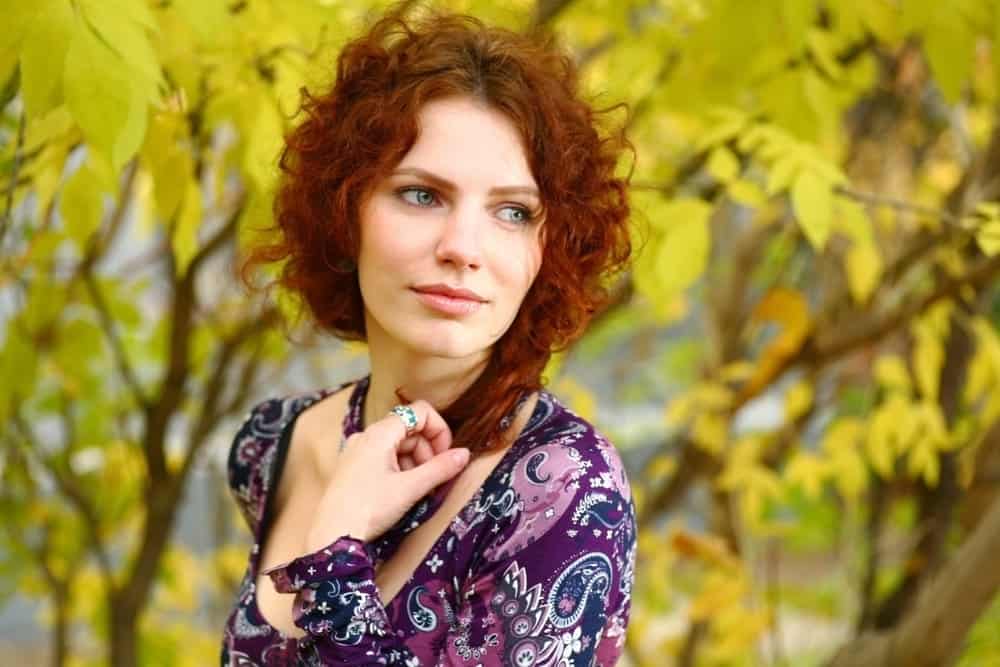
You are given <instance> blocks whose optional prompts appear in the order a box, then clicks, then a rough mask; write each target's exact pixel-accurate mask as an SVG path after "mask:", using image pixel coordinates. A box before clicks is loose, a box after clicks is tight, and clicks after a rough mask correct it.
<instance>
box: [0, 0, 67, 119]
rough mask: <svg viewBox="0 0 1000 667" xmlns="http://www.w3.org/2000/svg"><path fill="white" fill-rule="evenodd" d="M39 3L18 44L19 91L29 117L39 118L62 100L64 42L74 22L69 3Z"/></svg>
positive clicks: (46, 0)
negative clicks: (20, 43) (21, 40)
mask: <svg viewBox="0 0 1000 667" xmlns="http://www.w3.org/2000/svg"><path fill="white" fill-rule="evenodd" d="M39 4H40V6H39V7H38V10H37V11H36V13H35V16H34V19H33V20H31V21H30V22H29V24H28V27H27V32H26V34H25V37H24V40H23V42H22V47H21V93H22V95H23V96H24V108H25V112H26V113H27V114H28V116H29V117H39V116H41V115H42V114H44V113H46V112H48V111H49V110H50V109H53V108H54V107H56V106H57V105H58V104H59V103H60V102H61V101H62V82H63V68H64V67H65V63H66V45H67V44H68V43H69V41H70V38H71V36H72V34H73V24H74V22H75V18H74V16H73V7H72V5H71V4H70V3H68V2H64V1H63V0H41V2H40V3H39ZM4 14H5V15H6V14H7V9H6V8H5V9H4ZM8 29H9V27H8Z"/></svg>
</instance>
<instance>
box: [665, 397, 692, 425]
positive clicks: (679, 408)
mask: <svg viewBox="0 0 1000 667" xmlns="http://www.w3.org/2000/svg"><path fill="white" fill-rule="evenodd" d="M694 407H695V398H694V395H693V394H692V393H684V394H681V395H680V396H677V397H675V398H673V399H671V401H670V402H669V403H667V408H666V410H664V412H663V418H664V420H665V421H666V423H667V425H668V426H673V427H678V426H682V425H684V424H685V423H687V421H688V420H689V419H690V418H691V414H692V412H693V411H694Z"/></svg>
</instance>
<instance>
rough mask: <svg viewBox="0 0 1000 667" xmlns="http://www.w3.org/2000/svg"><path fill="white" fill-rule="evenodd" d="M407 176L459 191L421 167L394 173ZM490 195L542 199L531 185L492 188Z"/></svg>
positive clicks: (399, 170) (402, 169)
mask: <svg viewBox="0 0 1000 667" xmlns="http://www.w3.org/2000/svg"><path fill="white" fill-rule="evenodd" d="M407 174H408V175H410V176H419V177H420V178H423V179H425V180H427V181H430V182H431V183H433V184H434V185H436V186H437V187H439V188H441V189H442V190H447V191H449V192H454V191H455V190H457V189H458V188H457V187H456V186H455V184H454V183H452V182H451V181H449V180H447V179H444V178H441V177H440V176H438V175H437V174H432V173H431V172H429V171H427V170H426V169H421V168H420V167H401V168H399V169H396V170H395V171H394V172H392V175H393V176H397V175H398V176H402V175H407ZM489 194H491V195H515V194H524V195H531V196H532V197H535V198H536V199H540V198H541V197H540V196H539V194H538V188H535V187H533V186H530V185H506V186H500V187H495V188H490V191H489Z"/></svg>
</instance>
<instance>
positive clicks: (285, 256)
mask: <svg viewBox="0 0 1000 667" xmlns="http://www.w3.org/2000/svg"><path fill="white" fill-rule="evenodd" d="M405 13H406V10H405V6H403V5H400V6H397V7H396V8H394V9H391V10H389V12H388V13H387V14H385V15H384V16H383V17H381V18H380V19H378V20H377V21H376V22H375V23H374V24H373V25H372V26H371V27H370V28H369V29H368V30H367V31H366V32H365V33H364V34H363V35H361V36H359V37H358V38H356V39H354V40H352V41H350V42H348V43H347V44H346V46H345V47H344V48H343V49H342V51H341V53H340V56H339V58H338V61H337V76H336V81H335V83H334V85H333V87H332V88H331V89H330V90H329V91H327V92H324V93H322V94H318V95H314V94H310V93H309V92H307V91H305V90H303V91H302V96H303V97H302V99H303V101H302V107H301V111H302V113H304V118H303V119H302V120H301V122H299V123H298V124H297V125H296V126H295V127H294V128H293V129H292V130H291V132H290V133H289V134H288V135H287V136H286V139H285V146H284V149H283V151H282V153H281V158H280V161H279V166H280V170H281V179H280V183H279V186H278V190H277V194H276V199H275V202H274V219H275V228H276V231H278V232H279V233H278V234H277V235H276V236H275V237H274V238H276V239H278V240H272V241H268V242H263V241H262V242H259V243H258V244H257V245H255V246H252V247H250V248H248V249H247V253H248V254H247V256H246V257H245V259H244V260H243V262H242V265H241V269H240V273H241V276H242V278H243V281H244V283H245V284H247V285H248V286H250V287H251V288H252V287H253V281H252V279H251V276H252V273H253V270H254V269H255V268H256V267H257V266H259V265H263V264H266V263H271V262H278V261H281V262H283V265H282V268H281V271H280V273H279V274H278V277H277V278H276V280H275V281H274V282H276V283H277V284H279V285H280V286H282V287H283V288H285V289H287V290H290V291H291V292H292V293H295V294H297V295H298V296H300V297H301V299H302V302H303V305H304V307H305V308H306V309H308V311H309V314H310V315H311V316H312V318H313V319H314V321H315V324H316V325H317V326H318V328H319V329H321V330H323V331H326V332H328V333H330V334H333V335H335V336H337V337H339V338H341V339H345V340H364V339H365V335H366V334H365V322H364V304H363V302H362V296H361V290H360V286H359V284H358V274H357V270H356V260H357V257H358V252H359V240H360V234H359V229H358V224H359V212H360V209H361V204H362V202H364V201H365V198H366V197H367V196H368V195H369V194H370V193H371V191H372V190H373V189H374V187H375V186H376V185H377V184H378V183H379V182H380V181H381V180H382V179H383V178H385V177H386V176H387V175H388V174H389V173H390V172H391V171H392V169H394V168H395V166H396V165H397V164H398V163H399V162H400V161H401V160H402V158H403V157H404V156H405V155H406V153H407V152H408V151H409V150H410V148H411V147H412V146H413V145H414V143H415V142H416V140H417V135H418V133H419V127H418V119H417V114H418V112H419V110H420V109H421V108H422V107H423V105H425V104H427V103H428V102H429V101H431V100H435V99H441V98H446V97H455V96H461V97H469V98H472V99H475V100H477V101H480V102H483V103H485V104H486V105H488V106H489V107H490V108H493V109H496V110H498V111H500V112H501V113H503V114H504V115H506V116H507V118H508V119H509V120H510V121H511V122H512V123H513V124H514V126H515V127H516V128H517V129H518V130H519V132H520V134H521V137H522V139H523V145H524V149H525V152H526V157H527V160H528V164H529V167H530V169H531V171H532V174H533V176H534V177H535V180H536V182H537V184H538V186H539V190H540V193H541V199H542V207H543V209H544V214H543V215H544V222H543V229H544V239H545V241H544V246H543V251H542V262H541V267H540V269H539V272H538V275H537V276H536V278H535V280H534V282H533V284H532V286H531V288H530V289H529V291H528V293H527V295H526V296H525V298H524V301H523V302H522V304H521V307H520V310H519V311H518V314H517V316H516V317H515V319H514V321H513V323H512V324H511V326H510V328H509V329H508V330H507V332H506V333H505V334H504V335H503V336H502V337H501V338H500V339H499V340H498V341H497V342H496V343H495V345H494V347H493V350H492V351H491V355H490V359H489V362H488V364H487V366H486V368H485V370H484V371H483V373H482V374H481V375H480V376H479V377H478V378H477V379H476V381H475V382H474V383H473V385H472V386H470V387H469V388H468V389H467V390H466V391H465V393H464V394H463V395H462V396H460V397H459V398H458V399H457V400H455V401H454V402H453V403H452V404H451V405H450V406H448V407H447V408H446V409H445V410H443V411H442V415H443V416H444V418H445V419H446V420H447V421H448V423H449V425H450V426H451V427H452V429H453V433H455V440H456V441H457V442H461V443H463V444H464V445H465V446H468V447H470V448H472V449H473V450H482V449H487V448H489V447H491V446H493V445H494V444H495V443H496V442H497V436H498V435H499V434H500V432H501V431H502V430H503V429H502V427H503V426H505V425H504V424H501V421H502V417H503V415H505V414H508V413H509V412H510V411H511V410H512V409H513V407H514V406H515V404H516V402H517V400H518V398H519V397H520V396H522V395H523V394H524V392H525V391H534V390H536V389H539V388H541V386H542V382H543V378H542V377H541V376H542V371H543V370H544V368H545V365H546V363H547V362H548V360H549V358H550V356H551V354H552V353H553V352H554V351H558V350H560V349H563V348H565V347H566V346H567V345H569V343H571V342H572V341H573V340H575V339H576V338H577V337H579V336H580V335H581V334H582V332H583V330H584V329H585V327H586V325H587V323H588V322H589V320H590V318H591V317H592V316H593V314H594V313H595V312H596V311H597V310H599V309H600V308H601V307H602V305H603V304H604V303H605V302H606V300H607V298H608V295H607V289H606V287H605V285H606V284H607V279H608V278H609V277H610V276H611V275H613V274H615V273H617V272H618V271H620V270H621V269H622V268H624V266H625V264H626V262H627V261H628V259H629V256H630V254H631V250H632V248H631V241H630V233H629V229H628V220H629V203H628V184H629V179H630V178H631V170H630V171H629V172H628V174H626V175H618V174H617V173H616V172H617V171H618V161H619V158H620V157H622V154H623V152H624V151H626V150H628V151H631V152H632V154H633V155H634V149H633V147H632V145H631V143H630V142H629V141H628V139H627V138H626V137H625V134H624V130H623V129H622V127H621V126H618V127H617V129H613V130H607V131H605V130H604V128H603V127H602V124H601V123H599V122H598V120H599V114H606V113H608V112H611V111H614V110H616V109H618V108H624V107H625V105H624V104H616V105H612V106H610V107H608V108H606V109H602V110H597V109H595V108H593V107H592V106H591V104H589V103H588V102H587V101H585V100H584V99H582V96H581V94H580V92H579V76H578V72H577V68H576V65H575V63H574V61H573V59H572V57H571V56H570V55H568V54H567V53H566V52H565V51H563V50H562V48H561V47H560V46H558V44H557V43H556V41H555V38H554V37H553V36H552V35H551V34H548V35H546V34H542V33H536V34H533V35H527V34H520V33H517V32H513V31H511V30H507V29H503V28H499V27H493V26H487V25H484V24H483V23H482V22H481V21H480V20H478V19H477V18H474V17H471V16H466V15H460V14H452V13H443V12H440V11H433V12H430V13H428V14H424V15H422V16H421V17H420V18H408V17H406V16H405ZM274 282H272V283H271V285H273V284H274ZM271 285H268V287H270V286H271Z"/></svg>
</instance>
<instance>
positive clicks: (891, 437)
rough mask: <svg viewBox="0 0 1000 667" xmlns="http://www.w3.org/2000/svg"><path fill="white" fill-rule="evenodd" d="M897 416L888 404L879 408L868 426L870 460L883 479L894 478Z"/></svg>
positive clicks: (866, 443) (867, 445)
mask: <svg viewBox="0 0 1000 667" xmlns="http://www.w3.org/2000/svg"><path fill="white" fill-rule="evenodd" d="M895 419H896V415H895V414H894V413H893V411H892V410H891V409H889V408H888V407H887V405H886V404H883V405H881V406H879V408H878V409H876V411H875V414H874V415H873V416H872V418H871V421H870V422H869V425H868V434H867V438H866V440H865V445H866V450H867V454H868V460H869V461H870V462H871V464H872V467H873V468H874V469H875V472H877V473H878V474H879V475H881V476H882V478H883V479H889V478H890V477H892V472H893V466H894V464H895V460H896V454H895V437H896V425H897V423H896V421H895Z"/></svg>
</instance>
